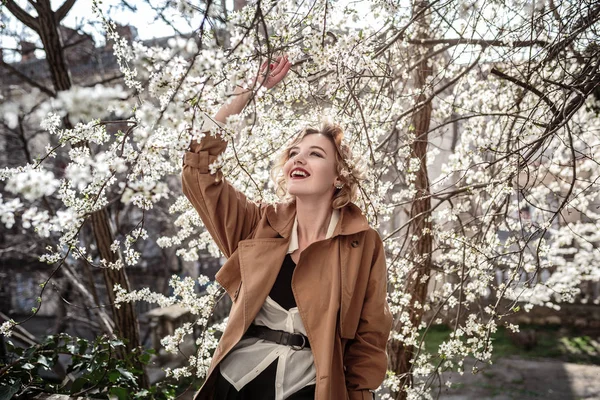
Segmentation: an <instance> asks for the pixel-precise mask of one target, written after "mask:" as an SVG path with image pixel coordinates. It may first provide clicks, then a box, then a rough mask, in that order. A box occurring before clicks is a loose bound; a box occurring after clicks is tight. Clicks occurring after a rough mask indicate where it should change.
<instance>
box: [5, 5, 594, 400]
mask: <svg viewBox="0 0 600 400" xmlns="http://www.w3.org/2000/svg"><path fill="white" fill-rule="evenodd" d="M172 6H174V7H177V10H178V11H179V13H180V14H181V15H182V16H184V17H185V18H188V19H189V20H190V21H192V23H195V24H196V25H195V26H196V27H197V29H196V30H195V32H194V35H193V37H192V38H191V39H183V38H181V39H178V40H173V41H171V42H170V43H169V46H167V47H147V46H144V45H143V44H141V43H133V44H132V45H129V44H128V43H127V42H125V41H123V40H121V39H120V38H119V37H118V35H117V34H116V31H115V28H114V25H113V24H112V23H111V22H110V21H109V20H108V18H107V17H106V16H105V14H104V13H103V11H102V10H101V9H100V8H99V7H98V5H97V4H96V3H94V10H95V12H96V14H97V16H98V18H99V19H100V20H102V21H103V23H104V26H105V29H106V30H107V31H108V32H109V34H110V35H111V36H112V37H113V39H114V40H115V55H116V56H117V58H118V60H119V65H120V68H121V71H122V72H123V74H124V82H125V83H126V84H127V86H128V87H129V90H131V91H133V92H135V93H136V100H135V104H134V105H131V106H130V108H129V109H128V110H124V111H123V113H124V115H125V117H126V119H127V123H128V129H126V130H124V131H121V132H119V133H118V134H114V135H111V134H109V133H108V132H107V130H106V124H103V123H101V121H97V120H96V121H88V122H82V123H79V124H77V125H75V126H72V127H70V126H68V125H65V124H64V121H63V120H62V119H61V117H60V116H59V115H57V114H56V113H50V114H49V115H47V116H46V117H45V119H44V121H43V125H42V126H43V127H44V129H46V130H47V131H48V132H49V133H50V134H51V135H52V137H54V138H55V140H57V143H58V144H59V145H58V146H56V147H54V148H50V149H48V154H47V155H46V156H45V157H46V158H45V160H50V159H51V158H50V157H51V156H54V155H60V156H61V157H66V158H67V159H68V162H69V165H68V166H67V168H66V171H69V170H70V169H71V170H80V169H81V167H82V166H84V165H85V166H86V169H87V170H88V171H90V173H89V174H87V175H86V176H85V178H84V179H80V180H78V181H75V180H74V178H73V177H72V176H69V175H68V174H65V176H62V177H56V178H55V179H51V180H49V182H51V183H48V184H47V185H44V186H42V187H39V188H38V189H37V190H39V193H40V195H37V196H33V197H31V198H27V197H26V193H29V192H28V190H31V189H28V188H27V185H26V183H25V181H26V179H27V177H28V176H31V175H32V174H40V173H42V172H41V171H43V168H44V163H45V162H47V161H44V162H42V163H29V164H27V165H24V166H22V167H18V168H6V169H5V170H4V171H3V173H2V178H3V179H4V180H5V181H6V182H7V183H6V188H7V190H8V189H10V193H11V195H10V198H9V196H7V197H6V198H4V197H3V199H2V210H3V211H2V212H3V214H2V219H3V221H4V223H7V222H6V221H9V223H21V224H22V226H23V228H24V229H27V228H28V226H27V225H24V224H23V222H25V221H34V220H36V218H37V220H43V218H42V217H39V214H38V212H37V211H36V209H33V207H35V202H36V201H39V200H38V199H39V197H40V196H41V195H42V194H43V195H47V196H55V197H57V198H58V199H59V200H60V202H61V203H62V205H61V208H60V210H61V212H65V213H69V215H70V216H71V217H70V219H68V220H66V222H64V223H63V224H53V225H51V227H49V228H48V229H50V230H52V232H53V233H54V234H56V235H58V236H59V238H58V239H57V241H56V243H55V244H54V246H52V248H50V249H49V250H48V253H47V254H45V255H44V256H43V259H44V260H45V261H47V262H49V263H50V264H53V265H54V268H62V265H63V263H64V260H65V259H66V258H67V256H69V255H71V256H72V255H75V254H77V255H79V256H83V257H86V256H85V255H84V254H89V253H90V251H89V249H80V248H81V242H80V240H79V234H80V233H79V232H80V229H81V226H82V224H83V223H84V222H85V221H86V220H90V219H92V220H93V219H94V218H97V217H96V216H98V215H100V216H102V218H104V220H105V221H107V220H108V218H109V217H108V216H107V215H108V212H107V210H110V207H111V206H112V205H113V204H114V203H115V202H119V201H121V202H127V203H130V204H132V205H134V206H135V207H138V208H139V209H141V210H144V214H151V213H153V212H158V207H157V204H158V203H159V201H162V202H163V203H161V204H164V201H165V199H166V200H167V201H168V202H169V204H170V207H169V212H170V213H171V215H172V224H173V227H174V230H173V231H172V232H174V233H173V234H171V235H163V236H161V237H149V236H148V235H147V232H146V231H145V230H144V229H143V228H142V227H139V228H137V229H136V230H134V231H132V232H131V234H129V235H127V236H126V237H125V238H124V239H123V240H121V241H119V240H117V241H114V242H112V243H111V244H108V245H109V247H110V252H107V253H102V252H100V254H99V256H98V257H97V259H94V258H93V257H91V256H88V257H87V258H88V262H89V263H91V264H95V265H98V266H99V267H102V268H106V269H107V270H111V271H113V270H114V271H119V270H122V269H123V268H125V269H126V268H127V266H131V265H135V264H136V263H138V262H139V260H140V258H143V257H144V255H143V254H141V253H140V252H139V251H138V250H137V247H136V246H137V245H138V244H139V242H140V241H153V242H155V243H156V244H157V245H158V246H161V247H174V248H176V249H177V252H178V255H179V256H180V257H182V258H183V259H186V260H194V259H197V258H198V255H199V253H200V252H203V251H209V252H211V253H212V254H214V255H215V256H218V250H217V249H216V247H215V246H214V244H213V243H212V242H211V240H210V237H209V236H208V235H207V233H206V232H205V231H204V230H203V227H202V223H201V221H200V219H199V218H198V216H197V215H196V214H195V212H194V210H193V209H192V207H191V206H190V204H188V202H187V200H185V198H184V197H182V196H181V194H180V192H179V190H178V189H177V188H175V187H173V186H170V185H168V184H167V183H168V182H169V179H170V177H172V176H177V175H178V174H179V172H180V170H181V157H182V154H183V152H184V151H185V149H186V148H187V146H188V143H189V141H190V140H191V139H192V138H196V139H198V138H200V137H202V135H205V134H218V133H217V131H216V129H214V128H213V125H212V124H211V119H210V116H211V115H214V113H215V111H216V109H217V108H218V107H219V106H220V105H221V104H222V103H223V102H224V101H227V99H228V98H229V97H230V95H231V93H232V89H233V87H234V85H235V84H240V85H247V84H248V82H252V81H253V79H252V77H253V75H255V74H257V73H258V66H259V65H261V64H262V63H263V62H264V61H265V60H266V61H269V60H272V59H273V58H274V57H275V56H276V55H277V54H278V53H281V52H285V53H287V54H288V55H289V58H290V60H291V61H292V62H293V67H292V73H291V74H290V76H289V78H288V79H287V80H286V82H285V85H283V86H282V87H281V88H280V89H278V90H277V91H273V92H266V91H265V90H264V89H262V88H260V87H254V88H253V89H254V91H255V96H254V97H253V100H252V101H251V103H250V105H249V106H248V107H247V108H246V109H245V110H244V112H243V113H242V114H240V115H239V116H236V117H235V118H231V119H230V121H229V123H228V125H227V129H226V133H225V136H226V139H227V140H229V141H230V146H229V147H228V150H227V151H226V152H225V153H224V154H223V156H222V157H220V158H219V159H218V160H217V161H216V162H215V163H214V164H213V165H212V168H213V169H214V170H217V169H221V170H222V171H223V173H224V176H225V177H226V179H228V180H229V181H230V182H232V183H233V184H234V185H235V186H236V187H238V188H239V189H241V190H243V191H244V192H245V193H246V194H247V195H248V196H249V197H250V198H252V199H254V200H255V201H265V202H270V201H276V197H275V194H274V193H273V190H272V189H273V185H272V184H271V183H270V180H269V169H270V165H271V160H272V159H273V155H274V154H276V153H277V151H278V150H279V149H280V148H282V146H283V145H284V144H285V143H286V142H287V141H288V140H290V139H291V138H292V137H293V136H294V134H295V133H296V132H297V131H298V130H299V129H300V128H302V127H304V126H306V125H307V124H317V123H318V118H317V116H320V115H323V114H326V115H330V116H332V117H333V118H334V119H335V120H336V121H337V122H338V123H339V124H341V125H342V126H343V127H344V128H345V129H346V132H347V140H348V142H349V144H350V145H351V147H352V148H353V149H354V151H355V154H356V157H355V158H354V159H353V160H348V163H349V166H350V169H351V171H348V173H352V169H354V168H364V167H367V166H368V168H369V169H368V179H367V181H365V182H364V183H363V185H362V187H361V197H360V199H359V205H360V206H362V207H363V209H364V211H365V213H366V214H367V216H368V217H369V218H370V219H371V221H372V223H373V224H374V225H375V226H378V227H379V229H380V231H381V234H382V237H383V238H384V242H385V244H386V248H387V256H388V271H389V284H390V285H389V289H390V290H389V301H390V304H391V306H392V311H393V313H394V315H395V324H394V331H393V334H392V336H391V337H390V343H389V348H388V350H389V355H390V363H389V370H390V371H389V374H388V379H387V380H386V383H385V385H386V386H388V387H389V388H390V393H389V394H386V396H391V397H394V398H407V397H408V398H420V396H426V397H427V396H430V391H431V388H432V387H433V386H434V384H433V382H434V381H435V379H434V378H435V377H436V376H437V374H439V373H440V371H443V370H444V369H458V370H462V369H463V360H464V358H465V357H467V356H471V357H475V358H476V359H477V360H480V361H482V362H488V361H490V357H491V354H492V351H493V346H492V342H491V338H490V337H491V334H492V333H493V332H495V331H496V329H497V328H498V326H499V325H501V324H504V323H505V320H506V318H507V317H508V316H510V315H511V314H515V313H518V312H524V311H527V310H529V309H530V308H531V307H532V306H535V305H537V306H549V307H560V304H561V303H564V302H570V301H575V300H577V301H582V302H590V303H591V302H595V303H597V301H598V299H597V298H594V297H593V296H591V295H590V294H589V293H588V292H582V291H581V287H582V285H583V284H585V283H588V282H598V279H599V277H600V268H599V267H600V265H599V264H598V260H599V259H600V258H598V250H597V244H598V241H599V237H598V232H599V231H600V230H599V229H598V228H599V226H598V213H597V207H598V198H597V196H598V194H597V193H598V182H597V179H598V176H600V173H599V168H598V166H599V164H598V163H599V161H600V158H599V157H600V154H598V151H599V150H598V149H599V144H600V143H599V141H600V139H599V138H600V136H599V134H598V132H599V131H598V129H599V127H600V122H599V121H600V119H599V118H598V112H599V110H600V108H599V105H598V97H600V96H599V94H598V91H599V89H598V88H599V85H600V70H599V68H600V49H599V48H598V46H597V44H596V42H595V39H596V38H597V32H598V28H599V27H600V24H599V20H600V5H598V4H592V3H587V2H582V1H564V2H561V3H555V2H554V1H552V0H550V1H548V2H535V3H532V2H528V1H504V2H491V3H490V2H484V1H479V0H473V1H465V0H455V1H450V2H444V3H440V2H438V1H435V0H432V1H419V2H416V1H415V2H413V3H412V4H408V5H404V3H402V2H382V1H364V2H360V3H358V4H357V3H345V2H333V1H311V2H308V3H303V2H301V3H298V2H295V1H287V0H286V1H257V2H251V3H249V4H248V5H247V6H246V7H244V8H242V9H241V10H239V11H236V12H232V13H229V14H228V16H227V17H226V18H224V17H223V13H222V9H220V8H218V7H217V5H216V4H214V3H213V2H211V1H208V2H202V3H198V4H197V3H194V2H189V1H177V2H173V4H172ZM575 11H577V12H575ZM365 15H368V17H365ZM224 33H225V34H224ZM67 111H68V110H67ZM81 142H87V143H89V144H90V145H91V146H93V147H94V149H95V151H94V152H90V151H88V150H87V148H86V147H81V146H79V144H80V143H81ZM35 216H37V217H35ZM45 221H47V220H45ZM29 226H33V225H32V223H31V222H29ZM119 249H120V250H121V251H123V253H124V257H123V258H115V257H114V256H113V255H112V254H115V252H116V251H117V250H119ZM201 279H202V278H201ZM202 281H203V282H205V279H202ZM172 285H173V287H174V289H175V291H174V293H175V294H174V295H173V296H171V297H166V296H164V295H161V294H156V293H150V292H149V291H148V290H141V291H134V292H131V291H128V290H127V288H126V287H123V286H121V287H118V286H117V287H116V301H117V302H119V303H120V304H123V303H124V304H128V302H130V301H136V300H137V301H151V302H156V303H158V304H161V305H169V304H174V303H179V304H182V305H184V306H185V307H188V308H189V309H190V310H191V311H192V313H194V314H195V315H197V316H198V319H197V320H196V322H195V323H194V324H191V323H190V324H186V325H184V326H183V327H181V328H180V329H178V330H177V331H176V332H175V335H174V336H172V337H168V338H165V340H164V344H165V346H166V347H168V348H169V349H172V350H176V349H177V346H178V344H179V343H180V341H181V340H183V338H184V337H185V335H186V334H190V333H191V332H192V331H193V329H194V325H200V326H202V327H203V328H204V329H203V334H202V336H201V338H200V339H199V340H198V342H197V344H198V353H197V354H195V355H193V356H191V357H190V358H189V365H188V366H186V367H184V368H181V369H177V370H175V371H171V372H172V373H173V374H175V375H176V376H185V375H189V374H197V375H198V376H200V377H202V376H203V374H204V373H205V371H206V368H207V366H208V363H209V359H210V354H211V350H212V348H213V347H214V345H215V338H214V333H215V330H218V329H219V328H220V327H219V326H213V327H210V326H207V325H208V322H207V321H208V318H209V316H210V310H211V306H212V305H213V304H214V303H215V301H217V299H218V296H220V294H221V291H219V290H218V288H217V287H216V286H211V287H210V288H209V290H208V292H207V294H206V295H205V296H201V297H199V296H197V295H196V294H195V293H194V290H193V287H194V284H193V282H192V281H191V280H189V279H184V280H179V279H173V280H172ZM521 306H522V307H521ZM521 309H522V310H521ZM115 312H116V311H115ZM442 322H443V323H446V324H449V325H450V326H451V327H452V333H451V335H450V337H449V339H448V340H447V341H445V342H444V343H442V345H441V346H440V348H439V349H438V351H437V353H436V354H428V353H427V352H426V351H425V349H424V346H423V342H424V338H425V337H426V334H427V330H428V328H429V326H431V325H432V324H436V323H442ZM12 325H14V322H9V323H6V324H5V325H4V326H3V331H4V332H8V331H9V330H10V329H11V327H12ZM507 326H508V328H510V329H513V330H518V327H517V326H515V325H513V324H510V323H507Z"/></svg>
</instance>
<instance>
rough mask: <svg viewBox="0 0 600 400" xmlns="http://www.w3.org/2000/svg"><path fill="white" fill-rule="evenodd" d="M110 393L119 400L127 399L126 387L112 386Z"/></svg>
mask: <svg viewBox="0 0 600 400" xmlns="http://www.w3.org/2000/svg"><path fill="white" fill-rule="evenodd" d="M109 393H110V394H112V395H113V396H117V398H118V399H119V400H128V399H129V391H128V390H127V389H126V388H122V387H118V386H113V387H111V388H110V391H109Z"/></svg>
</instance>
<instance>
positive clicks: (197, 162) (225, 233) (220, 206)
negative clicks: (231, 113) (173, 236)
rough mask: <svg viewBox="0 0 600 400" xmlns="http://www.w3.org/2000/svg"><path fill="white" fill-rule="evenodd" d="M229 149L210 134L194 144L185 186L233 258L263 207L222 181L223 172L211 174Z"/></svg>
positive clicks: (185, 166)
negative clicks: (211, 167)
mask: <svg viewBox="0 0 600 400" xmlns="http://www.w3.org/2000/svg"><path fill="white" fill-rule="evenodd" d="M226 147H227V142H226V141H224V140H223V139H222V138H221V137H220V135H219V134H218V135H216V136H213V135H211V134H210V133H208V132H206V134H205V136H204V137H203V138H202V140H200V142H199V143H197V142H195V141H194V142H192V144H191V145H190V151H188V152H186V154H185V156H184V161H183V172H182V186H183V193H184V194H185V196H186V197H187V198H188V200H189V201H190V202H191V203H192V205H193V206H194V208H195V209H196V211H198V214H199V215H200V218H201V219H202V221H203V222H204V225H205V226H206V229H207V230H208V231H209V232H210V234H211V236H212V238H213V239H214V241H215V242H216V243H217V245H218V246H219V248H220V249H221V251H222V252H223V254H224V255H225V256H226V257H230V256H231V254H232V253H233V252H235V250H236V249H237V246H238V243H239V242H240V240H244V239H246V238H247V237H248V236H249V235H250V233H251V232H252V231H253V230H254V228H255V227H256V225H257V224H258V221H259V220H260V214H261V208H260V207H259V206H258V205H257V204H255V203H253V202H251V201H249V200H248V199H247V198H246V196H244V194H242V193H241V192H239V191H237V190H236V189H235V188H234V187H233V186H231V185H230V184H229V183H228V182H227V181H226V180H225V179H223V177H222V174H221V172H220V171H217V172H216V173H215V174H211V173H210V169H209V165H210V164H212V163H213V162H214V161H215V160H217V158H218V156H219V155H220V154H221V153H223V152H224V151H225V148H226Z"/></svg>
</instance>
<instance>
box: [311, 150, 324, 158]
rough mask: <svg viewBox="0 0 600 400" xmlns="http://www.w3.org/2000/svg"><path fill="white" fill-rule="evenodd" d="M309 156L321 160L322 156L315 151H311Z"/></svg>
mask: <svg viewBox="0 0 600 400" xmlns="http://www.w3.org/2000/svg"><path fill="white" fill-rule="evenodd" d="M310 155H311V156H317V157H320V158H323V155H322V154H321V153H318V152H316V151H313V152H312V153H310Z"/></svg>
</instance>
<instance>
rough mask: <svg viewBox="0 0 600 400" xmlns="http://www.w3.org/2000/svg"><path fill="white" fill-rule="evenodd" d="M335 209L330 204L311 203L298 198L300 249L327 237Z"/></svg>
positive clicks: (297, 212)
mask: <svg viewBox="0 0 600 400" xmlns="http://www.w3.org/2000/svg"><path fill="white" fill-rule="evenodd" d="M332 212H333V208H331V204H330V203H323V202H322V201H310V200H306V199H299V198H297V197H296V217H297V218H298V241H299V242H300V245H301V246H300V247H303V246H302V244H304V245H305V246H307V245H309V244H310V243H313V242H316V241H317V240H323V239H325V237H326V236H327V228H328V227H329V221H330V220H331V214H332Z"/></svg>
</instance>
